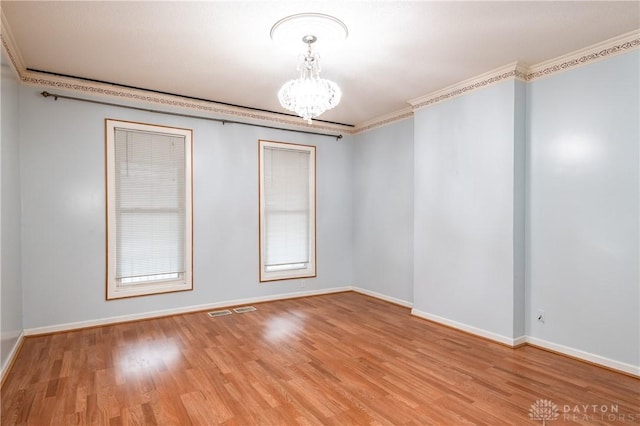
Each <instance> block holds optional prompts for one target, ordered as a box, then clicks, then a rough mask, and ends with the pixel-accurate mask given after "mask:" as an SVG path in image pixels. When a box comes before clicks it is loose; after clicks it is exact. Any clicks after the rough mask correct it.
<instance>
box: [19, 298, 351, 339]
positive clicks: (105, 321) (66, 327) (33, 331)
mask: <svg viewBox="0 0 640 426" xmlns="http://www.w3.org/2000/svg"><path fill="white" fill-rule="evenodd" d="M352 289H353V288H352V287H351V286H345V287H335V288H329V289H321V290H308V291H300V292H293V293H284V294H275V295H270V296H260V297H250V298H246V299H235V300H225V301H223V302H215V303H205V304H202V305H192V306H184V307H180V308H175V309H163V310H159V311H151V312H143V313H140V314H131V315H120V316H116V317H107V318H100V319H96V320H88V321H78V322H71V323H66V324H57V325H51V326H46V327H36V328H29V329H25V330H24V335H25V336H34V335H37V334H47V333H57V332H61V331H71V330H78V329H81V328H88V327H99V326H102V325H110V324H117V323H121V322H128V321H138V320H144V319H151V318H158V317H165V316H168V315H178V314H188V313H191V312H197V311H205V310H207V309H218V308H226V307H229V306H238V305H247V304H251V303H261V302H272V301H274V300H283V299H293V298H296V297H307V296H319V295H322V294H331V293H340V292H343V291H350V290H352Z"/></svg>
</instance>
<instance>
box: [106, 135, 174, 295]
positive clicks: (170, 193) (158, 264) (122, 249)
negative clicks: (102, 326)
mask: <svg viewBox="0 0 640 426" xmlns="http://www.w3.org/2000/svg"><path fill="white" fill-rule="evenodd" d="M184 157H185V140H184V137H183V136H172V135H165V134H157V133H148V132H140V131H132V130H128V129H116V130H115V166H116V170H115V178H116V186H115V192H116V209H115V210H116V229H117V231H118V234H117V247H116V256H117V258H116V279H118V280H119V281H120V282H121V283H122V284H123V285H126V284H137V283H140V282H145V281H156V280H159V279H160V280H161V279H175V278H178V277H179V276H181V275H183V274H184V272H185V259H184V251H185V250H184V240H185V239H184V231H185V219H186V217H185V216H186V211H185V210H186V209H185V185H184V180H185V161H184Z"/></svg>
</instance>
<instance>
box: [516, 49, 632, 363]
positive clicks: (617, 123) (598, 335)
mask: <svg viewBox="0 0 640 426" xmlns="http://www.w3.org/2000/svg"><path fill="white" fill-rule="evenodd" d="M639 63H640V52H639V51H638V50H635V51H633V52H629V53H625V54H623V55H620V56H616V57H613V58H610V59H607V60H604V61H600V62H597V63H593V64H590V65H587V66H583V67H580V68H577V69H575V70H571V71H567V72H564V73H560V74H556V75H552V76H550V77H548V78H544V79H540V80H537V81H534V82H532V83H531V84H530V85H529V87H528V92H527V100H528V104H527V111H528V122H527V128H528V134H529V146H528V150H529V152H528V158H527V168H528V200H527V201H528V220H527V267H526V269H527V302H528V303H527V307H528V314H527V318H528V319H529V327H528V334H529V335H530V336H532V337H535V338H539V339H543V340H545V341H549V342H552V343H555V344H560V345H564V346H568V347H571V348H575V349H578V350H582V351H586V352H589V353H592V354H597V355H599V356H602V357H606V358H610V359H615V360H618V361H622V362H625V363H629V364H632V365H636V366H639V365H640V310H639V305H640V293H639V287H640V277H639V276H638V274H639V272H638V271H639V264H638V262H639V251H638V244H639V242H638V239H639V233H640V230H639V227H638V220H639V219H638V218H639V211H638V210H639V207H638V205H639V193H640V188H639V184H638V180H639V174H638V167H639V162H640V160H639V148H638V147H639V145H640V131H639V124H638V123H639V121H640V110H639V105H640V96H639V92H640V84H639V78H638V76H639V75H640V69H639V65H638V64H639ZM538 309H544V311H545V313H546V321H545V323H544V324H541V323H539V322H537V321H535V315H536V313H537V310H538Z"/></svg>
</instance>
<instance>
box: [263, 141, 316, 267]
mask: <svg viewBox="0 0 640 426" xmlns="http://www.w3.org/2000/svg"><path fill="white" fill-rule="evenodd" d="M309 157H310V154H309V152H303V151H294V150H288V149H279V148H266V149H265V152H264V195H265V212H264V215H265V225H266V230H265V231H266V232H265V239H266V241H265V251H266V259H265V267H266V269H267V271H268V270H274V269H285V268H287V269H299V268H303V267H306V266H307V264H308V263H309V213H310V212H309V207H310V206H309V195H310V194H309Z"/></svg>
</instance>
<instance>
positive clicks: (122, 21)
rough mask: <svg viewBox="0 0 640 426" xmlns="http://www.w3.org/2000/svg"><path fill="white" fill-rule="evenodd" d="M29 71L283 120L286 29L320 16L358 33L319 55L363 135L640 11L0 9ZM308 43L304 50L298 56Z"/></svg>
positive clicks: (380, 5)
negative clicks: (279, 25)
mask: <svg viewBox="0 0 640 426" xmlns="http://www.w3.org/2000/svg"><path fill="white" fill-rule="evenodd" d="M1 6H2V13H3V14H4V15H5V18H6V21H7V22H8V24H9V29H10V31H11V32H12V34H13V37H14V39H15V42H16V45H17V46H16V47H17V50H18V52H17V53H18V54H19V55H20V56H21V57H22V60H23V62H24V66H25V67H26V68H31V69H36V70H43V71H48V72H52V73H59V74H67V75H73V76H78V77H83V78H89V79H96V80H103V81H108V82H112V83H117V84H122V85H128V86H135V87H139V88H145V89H152V90H157V91H162V92H170V93H174V94H180V95H184V96H190V97H196V98H203V99H209V100H215V101H220V102H226V103H231V104H237V105H244V106H248V107H253V108H260V109H265V110H271V111H278V112H286V111H285V110H284V109H283V108H282V107H281V106H280V105H279V103H278V100H277V96H276V93H277V91H278V89H279V88H280V86H281V85H282V84H283V83H284V82H285V81H287V80H289V79H291V78H294V77H296V74H297V72H296V65H297V55H296V54H292V53H291V52H286V51H283V50H282V49H281V48H279V47H278V46H277V45H275V44H274V43H273V42H272V41H271V39H270V37H269V32H270V29H271V27H272V26H273V24H274V23H275V22H276V21H278V20H279V19H281V18H283V17H285V16H288V15H291V14H295V13H302V12H319V13H325V14H330V15H333V16H335V17H337V18H339V19H341V20H342V21H343V22H344V23H345V24H346V25H347V27H348V29H349V37H348V39H347V40H346V41H345V42H344V44H343V45H342V46H339V47H337V48H335V49H331V50H328V51H320V54H321V61H322V68H323V72H322V76H323V77H324V78H328V79H330V80H333V81H335V82H337V83H338V84H339V85H340V87H341V88H342V91H343V98H342V103H341V104H340V105H338V107H336V108H335V109H334V110H331V111H329V112H326V113H325V114H323V115H322V116H321V117H319V118H320V119H323V120H329V121H335V122H340V123H348V124H358V123H362V122H364V121H368V120H371V119H374V118H376V117H380V116H382V115H385V114H388V113H391V112H394V111H398V110H400V109H402V108H405V107H407V106H408V104H407V101H408V100H409V99H414V98H416V97H419V96H423V95H426V94H429V93H431V92H434V91H436V90H439V89H442V88H444V87H446V86H449V85H452V84H455V83H457V82H460V81H462V80H465V79H468V78H471V77H474V76H476V75H479V74H482V73H484V72H487V71H490V70H492V69H494V68H497V67H500V66H503V65H506V64H509V63H511V62H514V61H521V62H523V63H524V64H526V65H533V64H537V63H540V62H543V61H545V60H548V59H552V58H555V57H557V56H560V55H563V54H566V53H569V52H572V51H574V50H577V49H581V48H584V47H587V46H589V45H592V44H595V43H598V42H601V41H604V40H606V39H609V38H611V37H615V36H618V35H620V34H623V33H627V32H629V31H632V30H636V29H638V28H640V2H638V1H622V2H614V1H603V2H596V1H569V2H556V1H535V2H520V1H509V2H507V1H499V2H484V1H472V2H461V1H429V2H427V1H420V2H406V1H393V2H392V1H367V2H355V1H315V2H309V1H277V2H273V1H253V2H247V1H216V2H183V1H170V2H169V1H163V2H160V1H142V2H130V1H128V2H114V1H107V2H98V1H83V2H67V1H61V2H58V1H45V2H38V1H33V2H32V1H4V0H3V1H2V3H1ZM303 47H304V46H303V45H302V43H301V52H300V53H302V48H303Z"/></svg>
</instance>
